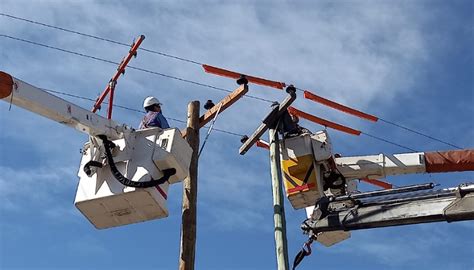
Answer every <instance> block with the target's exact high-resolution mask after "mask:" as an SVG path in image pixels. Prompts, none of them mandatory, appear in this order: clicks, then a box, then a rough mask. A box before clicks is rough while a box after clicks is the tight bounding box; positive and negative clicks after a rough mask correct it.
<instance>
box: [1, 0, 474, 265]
mask: <svg viewBox="0 0 474 270" xmlns="http://www.w3.org/2000/svg"><path fill="white" fill-rule="evenodd" d="M0 11H1V12H2V13H7V14H11V15H14V16H18V17H23V18H28V19H31V20H36V21H40V22H44V23H47V24H52V25H56V26H59V27H64V28H68V29H72V30H76V31H80V32H85V33H89V34H93V35H97V36H101V37H105V38H109V39H112V40H117V41H121V42H124V43H131V41H132V40H133V39H134V38H135V37H136V36H138V35H140V34H144V35H145V36H146V39H145V41H144V43H143V45H142V46H143V47H144V48H148V49H154V50H158V51H161V52H166V53H169V54H173V55H177V56H180V57H184V58H188V59H193V60H196V61H198V62H202V63H206V64H210V65H215V66H220V67H224V68H228V69H232V70H237V71H242V72H245V73H248V74H254V75H256V76H262V77H265V78H269V79H274V80H279V81H285V82H287V83H293V84H295V85H296V86H298V87H300V88H304V89H311V90H313V92H315V93H317V94H320V95H322V96H325V97H328V98H331V99H334V100H336V101H339V102H341V103H344V104H348V105H351V106H353V107H356V108H358V109H361V110H364V111H366V112H369V113H372V114H375V115H377V116H379V117H381V118H383V119H386V120H390V121H393V122H396V123H398V124H402V125H405V126H407V127H410V128H414V129H416V130H418V131H421V132H424V133H427V134H430V135H432V136H435V137H437V138H442V139H443V140H446V141H448V142H452V143H454V144H456V145H459V146H462V147H465V148H472V147H473V146H474V140H473V138H474V124H473V123H474V121H473V120H474V119H473V117H474V107H473V106H472V104H473V102H474V81H473V77H474V76H473V75H474V70H473V67H474V40H473V39H474V32H473V31H474V17H473V14H474V12H473V11H474V6H473V3H472V2H471V1H450V2H449V3H445V1H397V3H396V4H394V3H391V2H389V1H369V0H368V1H355V0H354V1H338V2H334V1H319V2H317V3H314V2H312V1H300V2H297V3H294V2H290V1H277V2H274V1H259V2H253V1H205V2H197V1H160V2H158V1H137V3H132V2H128V1H61V2H59V1H23V0H20V1H18V0H17V1H13V0H11V1H10V0H3V1H2V5H1V7H0ZM0 33H1V34H5V35H10V36H15V37H18V38H23V39H28V40H31V41H35V42H40V43H44V44H48V45H52V46H57V47H61V48H64V49H68V50H73V51H76V52H79V53H84V54H89V55H93V56H97V57H100V58H105V59H109V60H112V61H117V62H118V61H120V60H121V59H122V57H123V56H124V55H125V53H126V52H127V48H125V47H122V46H117V45H114V44H110V43H106V42H102V41H97V40H94V39H90V38H86V37H83V36H78V35H74V34H70V33H65V32H61V31H57V30H53V29H48V28H45V27H41V26H38V25H33V24H29V23H25V22H21V21H18V20H13V19H9V18H6V17H3V16H0ZM0 48H1V50H0V59H1V61H0V70H3V71H6V72H8V73H10V74H12V75H13V76H15V77H17V78H19V79H22V80H24V81H26V82H28V83H31V84H33V85H36V86H39V87H42V88H47V89H52V90H56V91H61V92H66V93H70V94H74V95H79V96H85V97H89V98H92V99H94V98H96V97H97V95H98V94H99V93H100V92H101V91H102V90H103V88H104V87H105V85H106V83H107V82H108V80H109V79H110V77H111V76H112V75H113V73H114V71H115V68H116V66H114V65H110V64H107V63H102V62H98V61H94V60H91V59H86V58H81V57H78V56H74V55H70V54H66V53H61V52H58V51H54V50H50V49H46V48H41V47H37V46H33V45H31V44H25V43H21V42H18V41H14V40H11V39H7V38H4V37H0ZM131 64H132V65H134V66H137V67H142V68H146V69H150V70H153V71H156V72H161V73H166V74H170V75H174V76H178V77H182V78H185V79H190V80H194V81H198V82H202V83H206V84H211V85H214V86H217V87H222V88H225V89H229V90H233V89H234V88H235V87H236V85H235V83H234V82H233V81H232V80H228V79H225V78H218V77H214V76H212V75H208V74H205V73H204V72H203V71H202V69H201V68H200V67H199V66H197V65H192V64H189V63H185V62H181V61H176V60H173V59H169V58H165V57H160V56H158V55H154V54H150V53H146V52H140V53H139V55H138V58H136V59H133V60H132V62H131ZM250 94H251V95H253V96H258V97H261V98H265V99H268V100H282V99H283V98H284V97H285V94H284V92H279V91H275V90H273V89H269V88H264V87H259V86H253V85H252V86H250ZM148 95H156V96H157V97H159V99H160V100H161V101H162V102H163V103H164V114H165V115H166V116H168V117H169V118H175V119H180V120H185V118H186V106H187V103H188V102H190V101H192V100H200V101H201V102H205V101H206V100H207V99H213V100H214V101H218V100H220V99H221V98H223V97H224V96H225V93H223V92H219V91H214V90H212V89H208V88H203V87H199V86H196V85H192V84H186V83H183V82H180V81H175V80H170V79H167V78H163V77H159V76H155V75H152V74H147V73H143V72H138V71H135V70H130V69H129V70H127V72H126V74H125V76H124V77H122V78H121V79H120V80H119V84H118V86H117V92H116V96H115V102H116V104H119V105H123V106H127V107H130V108H134V109H141V103H142V100H143V98H144V97H145V96H148ZM63 98H65V99H67V100H71V101H73V102H75V103H76V104H78V105H80V106H83V107H85V108H89V107H91V106H92V103H91V102H90V101H87V100H81V99H74V98H72V97H63ZM295 107H297V108H299V109H302V110H304V111H308V112H310V113H313V114H316V115H318V116H321V117H324V118H327V119H331V120H333V121H338V122H339V123H342V124H346V125H349V126H352V127H355V128H357V129H360V130H362V131H365V132H367V133H370V134H373V135H376V136H379V137H382V138H385V139H388V140H391V141H394V142H397V143H399V144H402V145H404V146H407V147H410V148H413V149H416V150H418V151H434V150H448V149H452V148H451V147H449V146H446V145H443V144H441V143H439V142H435V141H432V140H429V139H426V138H424V137H422V136H419V135H416V134H413V133H409V132H407V131H405V130H401V129H398V128H395V127H393V126H391V125H388V124H385V123H381V122H379V123H375V124H374V123H367V122H365V121H362V120H359V119H356V118H354V117H351V116H347V115H344V114H342V113H339V112H335V111H333V110H331V109H328V108H325V107H322V106H319V105H317V104H314V103H311V102H309V101H306V100H304V99H303V98H301V97H300V98H299V99H297V101H296V102H295ZM268 111H269V104H268V103H265V102H262V101H259V100H255V99H250V98H245V99H242V100H241V101H239V102H238V103H237V104H236V105H234V106H233V107H232V108H230V109H228V110H227V111H226V112H225V113H224V114H223V115H222V116H220V117H219V119H218V121H217V122H216V128H219V129H224V130H227V131H231V132H234V133H237V134H250V133H252V131H253V130H254V129H255V128H256V127H257V126H258V125H259V123H260V121H261V119H262V118H263V117H264V116H265V115H266V113H267V112H268ZM141 117H142V114H140V113H136V112H131V111H127V110H123V109H119V108H116V109H115V110H114V119H115V120H116V121H117V122H121V123H127V124H130V125H134V126H135V127H136V126H137V125H138V122H139V121H140V119H141ZM169 122H170V124H171V125H174V126H177V127H180V128H182V127H184V124H183V123H180V122H176V121H172V120H170V121H169ZM302 124H303V125H305V126H306V127H308V128H309V129H311V130H313V131H317V130H320V129H321V128H322V127H319V126H317V125H314V124H311V123H308V122H302ZM0 130H1V131H0V153H1V154H0V171H1V173H0V268H1V269H176V267H177V264H178V253H179V231H180V223H181V217H180V213H181V211H180V208H181V188H182V186H181V184H177V185H174V186H172V187H171V188H170V192H169V203H168V206H169V210H170V216H169V217H168V218H167V219H162V220H155V221H150V222H146V223H141V224H134V225H130V226H125V227H120V228H114V229H108V230H101V231H99V230H96V229H94V228H93V227H92V226H91V225H90V224H89V222H88V221H87V220H86V219H85V218H84V217H83V216H82V215H81V214H80V213H79V212H78V211H77V210H76V208H75V207H74V205H73V199H74V195H75V188H76V185H77V182H78V179H77V176H76V174H77V169H78V165H79V160H80V154H79V150H80V148H81V147H82V145H83V143H84V142H85V141H86V140H87V136H86V135H84V134H80V133H78V132H76V131H75V130H72V129H69V128H67V127H65V126H62V125H60V124H58V123H55V122H52V121H50V120H47V119H43V118H41V117H40V116H37V115H35V114H32V113H30V112H27V111H25V110H23V109H21V108H17V107H12V109H11V110H9V105H8V104H7V103H4V102H3V103H0ZM204 135H205V130H203V132H202V137H203V136H204ZM330 136H331V139H332V142H333V145H334V149H335V151H336V152H338V153H341V154H343V155H345V156H349V155H365V154H378V153H382V152H383V153H402V152H406V151H407V150H405V149H402V148H399V147H397V146H394V145H390V144H387V143H384V142H381V141H378V140H374V139H372V138H370V137H367V136H361V137H352V136H349V135H345V134H341V133H339V132H337V131H332V130H330ZM239 140H240V138H239V137H238V136H233V135H229V134H226V133H221V132H217V131H215V132H213V133H212V134H211V136H210V139H209V141H208V142H207V144H206V148H205V149H204V152H203V154H202V156H201V160H200V166H199V194H198V236H197V250H196V269H210V270H212V269H232V270H234V269H235V270H237V269H239V270H240V269H242V270H243V269H275V267H276V260H275V255H274V241H273V231H272V228H273V219H272V211H273V208H272V199H271V188H270V173H269V159H268V153H267V152H266V151H265V150H261V149H252V150H251V151H249V152H248V153H247V154H246V155H245V156H240V155H239V154H238V148H239V146H240V142H239ZM473 176H474V175H473V173H451V174H433V175H429V174H425V175H412V176H404V177H391V178H389V179H387V180H389V181H391V182H393V183H394V184H396V185H405V184H412V183H424V182H431V181H434V182H437V183H440V184H441V186H442V187H448V186H454V185H456V184H458V183H461V182H467V181H472V180H473ZM360 187H361V189H369V188H371V187H370V186H365V185H363V184H361V186H360ZM286 214H287V223H288V224H287V226H288V241H289V252H290V254H289V255H290V258H291V259H292V258H293V256H294V254H296V253H297V252H298V250H299V248H300V246H301V244H302V243H303V242H304V241H305V237H304V236H303V235H302V233H301V230H300V229H299V225H300V224H301V222H302V221H303V220H304V217H305V214H304V211H295V210H293V209H292V208H291V206H290V205H289V204H287V205H286ZM473 247H474V225H473V222H460V223H454V224H447V223H435V224H424V225H413V226H406V227H398V228H387V229H375V230H371V231H357V232H353V234H352V238H351V239H350V240H348V241H345V242H343V243H341V244H338V245H336V246H334V247H331V248H325V247H323V246H321V245H314V246H313V248H314V253H313V255H311V257H308V258H306V259H305V260H304V261H303V263H302V265H301V267H300V268H299V269H319V268H328V267H331V268H332V269H346V268H347V267H348V266H350V267H351V268H352V269H362V268H363V269H402V268H403V269H406V270H408V269H474V268H473V265H474V261H473V258H474V250H473V249H474V248H473ZM129 251H133V254H140V256H139V257H133V255H130V253H129Z"/></svg>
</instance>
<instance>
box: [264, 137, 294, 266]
mask: <svg viewBox="0 0 474 270" xmlns="http://www.w3.org/2000/svg"><path fill="white" fill-rule="evenodd" d="M268 133H269V137H270V138H269V142H270V167H271V176H272V193H273V221H274V224H275V228H274V233H275V248H276V256H277V269H278V270H288V269H289V263H288V244H287V239H286V220H285V208H284V201H283V190H282V179H281V163H280V138H279V135H278V129H275V128H271V129H269V132H268Z"/></svg>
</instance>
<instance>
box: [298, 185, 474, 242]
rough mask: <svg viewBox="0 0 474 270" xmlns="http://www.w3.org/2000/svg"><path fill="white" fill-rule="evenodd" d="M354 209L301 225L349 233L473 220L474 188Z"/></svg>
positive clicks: (359, 205)
mask: <svg viewBox="0 0 474 270" xmlns="http://www.w3.org/2000/svg"><path fill="white" fill-rule="evenodd" d="M355 203H356V204H355V206H354V207H347V208H343V209H338V210H336V211H331V212H330V213H329V214H328V215H327V216H325V217H323V218H322V219H319V220H316V219H312V218H310V219H308V220H306V221H305V222H303V224H302V225H301V228H302V229H303V231H305V232H306V233H310V234H314V235H317V234H318V233H320V232H329V231H340V230H344V231H350V230H359V229H371V228H379V227H388V226H400V225H409V224H418V223H427V222H439V221H447V222H454V221H462V220H473V219H474V184H464V185H460V186H459V187H456V188H449V189H443V190H438V191H434V192H432V191H430V192H424V193H415V194H407V195H405V196H396V197H391V198H390V197H389V198H385V199H384V198H378V199H375V200H374V199H370V200H365V201H364V200H357V201H355Z"/></svg>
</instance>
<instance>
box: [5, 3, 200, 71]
mask: <svg viewBox="0 0 474 270" xmlns="http://www.w3.org/2000/svg"><path fill="white" fill-rule="evenodd" d="M0 16H4V17H8V18H11V19H15V20H20V21H24V22H28V23H32V24H36V25H41V26H44V27H48V28H52V29H56V30H60V31H64V32H67V33H71V34H76V35H80V36H84V37H88V38H93V39H97V40H101V41H106V42H109V43H112V44H116V45H121V46H125V47H130V44H126V43H123V42H120V41H116V40H111V39H108V38H103V37H99V36H95V35H91V34H86V33H82V32H79V31H74V30H70V29H66V28H63V27H59V26H54V25H51V24H46V23H42V22H38V21H33V20H30V19H26V18H21V17H17V16H13V15H10V14H6V13H1V12H0ZM138 49H139V50H142V51H145V52H149V53H153V54H158V55H161V56H164V57H168V58H173V59H176V60H180V61H184V62H188V63H191V64H195V65H202V63H199V62H197V61H194V60H190V59H186V58H183V57H179V56H176V55H172V54H168V53H164V52H160V51H156V50H151V49H146V48H142V47H140V48H138Z"/></svg>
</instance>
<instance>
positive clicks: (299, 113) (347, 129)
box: [288, 107, 361, 136]
mask: <svg viewBox="0 0 474 270" xmlns="http://www.w3.org/2000/svg"><path fill="white" fill-rule="evenodd" d="M288 112H289V113H290V114H293V115H296V116H299V117H302V118H304V119H306V120H309V121H312V122H314V123H317V124H320V125H323V126H325V127H329V128H333V129H335V130H339V131H342V132H345V133H348V134H352V135H357V136H359V135H360V134H361V131H359V130H356V129H352V128H350V127H346V126H343V125H340V124H337V123H334V122H331V121H329V120H326V119H322V118H319V117H316V116H314V115H311V114H309V113H305V112H303V111H300V110H298V109H295V108H293V107H289V108H288Z"/></svg>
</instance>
